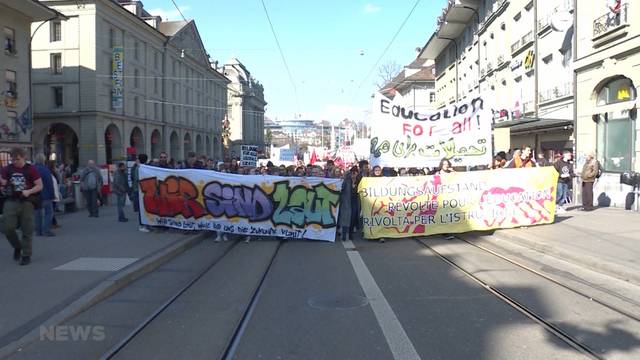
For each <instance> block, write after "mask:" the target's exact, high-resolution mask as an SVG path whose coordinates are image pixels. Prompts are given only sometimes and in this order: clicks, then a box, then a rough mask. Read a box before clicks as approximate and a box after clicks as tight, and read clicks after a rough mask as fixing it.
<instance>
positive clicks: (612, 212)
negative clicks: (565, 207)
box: [493, 208, 640, 285]
mask: <svg viewBox="0 0 640 360" xmlns="http://www.w3.org/2000/svg"><path fill="white" fill-rule="evenodd" d="M493 236H495V237H498V238H500V239H505V240H510V241H513V242H514V243H517V244H519V245H522V246H526V247H528V248H531V249H533V250H537V251H539V252H542V253H545V254H548V255H551V256H554V257H557V258H560V259H563V260H566V261H569V262H572V263H575V264H578V265H581V266H585V267H589V268H591V269H592V270H594V271H598V272H600V273H603V274H606V275H609V276H613V277H616V278H619V279H622V280H626V281H629V282H631V283H634V284H636V285H640V213H637V212H634V211H629V210H622V209H616V208H599V209H596V210H594V211H591V212H585V211H580V210H571V211H567V212H566V213H563V214H558V215H556V221H555V223H554V224H551V225H540V226H532V227H529V228H517V229H506V230H498V231H496V232H495V233H494V234H493Z"/></svg>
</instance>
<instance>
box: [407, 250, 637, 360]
mask: <svg viewBox="0 0 640 360" xmlns="http://www.w3.org/2000/svg"><path fill="white" fill-rule="evenodd" d="M456 239H458V240H460V241H462V242H464V243H466V244H467V245H471V246H474V247H475V248H477V249H479V250H481V251H482V252H484V253H487V254H490V255H491V256H494V257H497V258H500V259H502V260H504V261H506V262H508V263H509V264H512V265H514V266H516V267H517V268H519V269H522V270H525V271H527V272H529V273H532V274H534V275H536V276H539V277H542V278H543V279H545V280H547V281H551V282H552V283H553V284H555V285H558V286H561V287H562V288H563V289H565V290H568V291H571V292H573V293H574V294H576V295H578V296H581V297H584V298H586V299H588V300H590V301H593V302H595V303H597V304H598V305H599V306H603V307H605V308H607V309H609V310H611V311H613V312H615V313H617V314H619V315H622V316H625V317H628V318H629V319H631V320H633V321H636V322H639V321H640V320H639V319H638V318H637V317H636V316H634V315H632V314H629V313H627V312H625V311H623V310H620V309H617V308H615V307H612V306H610V305H608V304H606V302H603V301H600V300H597V299H593V298H592V297H591V296H589V295H587V294H584V293H582V292H581V291H579V290H576V289H573V288H571V287H570V286H568V285H566V284H562V283H560V282H559V281H557V280H555V279H552V278H551V277H549V276H547V275H545V274H542V273H540V272H539V271H537V270H535V269H531V268H529V267H527V266H526V265H523V264H520V263H519V262H517V261H515V260H512V259H509V258H507V257H506V256H504V255H500V254H497V253H496V252H494V251H491V250H489V249H485V248H483V247H480V246H476V245H475V244H472V243H470V242H468V241H466V240H463V239H459V238H457V237H456ZM414 240H415V241H416V242H417V243H418V244H419V245H420V246H422V247H424V248H426V249H428V250H429V251H430V252H431V253H432V254H433V255H434V256H436V257H437V258H439V259H440V260H442V261H443V262H445V263H446V264H448V265H450V266H451V267H453V268H454V269H456V270H458V271H460V272H462V273H463V274H464V275H465V276H467V277H468V278H469V279H471V280H472V281H473V282H475V283H476V284H478V285H479V286H481V287H482V288H484V289H485V290H487V291H488V292H489V293H491V294H492V295H494V296H495V297H496V298H497V299H499V300H500V301H502V302H504V303H505V304H507V305H508V306H510V307H511V308H513V309H514V310H516V311H518V312H519V313H521V314H523V315H524V316H526V317H527V318H529V319H531V320H532V321H534V322H535V323H537V324H539V325H540V326H542V327H543V328H544V329H545V330H547V331H548V332H549V333H551V334H552V335H554V336H555V337H557V338H558V339H560V340H561V341H562V342H564V343H566V344H567V345H568V346H570V347H572V348H573V349H575V350H576V351H578V352H580V353H582V354H583V355H585V356H587V357H588V358H591V359H604V357H603V356H602V354H600V353H599V352H598V351H596V350H595V349H593V348H592V347H590V346H589V345H587V344H585V343H584V342H583V341H581V340H580V339H578V338H577V337H575V336H572V335H571V334H569V333H568V332H566V331H564V330H563V329H562V327H561V326H557V325H555V324H553V323H552V322H551V321H550V320H548V319H545V317H544V316H543V315H540V314H539V313H538V312H536V310H534V309H533V308H532V307H530V306H527V305H526V304H525V303H523V302H522V301H518V300H517V299H516V298H514V297H513V296H510V295H509V294H507V293H506V292H505V291H502V290H501V289H500V287H499V286H495V285H493V284H491V283H489V282H488V281H486V280H483V279H482V278H481V277H480V276H478V275H475V274H474V273H473V272H471V271H469V270H468V269H467V268H465V266H464V265H461V264H460V263H458V262H457V261H456V260H455V259H452V258H451V257H450V256H448V255H445V254H442V253H441V252H439V251H438V250H436V249H435V248H434V247H433V246H431V245H430V244H428V243H427V242H426V241H424V240H422V239H414Z"/></svg>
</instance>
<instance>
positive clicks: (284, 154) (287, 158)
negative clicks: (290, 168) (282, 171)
mask: <svg viewBox="0 0 640 360" xmlns="http://www.w3.org/2000/svg"><path fill="white" fill-rule="evenodd" d="M295 155H296V150H295V149H280V157H279V158H278V160H279V161H284V162H293V158H294V156H295Z"/></svg>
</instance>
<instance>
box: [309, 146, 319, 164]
mask: <svg viewBox="0 0 640 360" xmlns="http://www.w3.org/2000/svg"><path fill="white" fill-rule="evenodd" d="M316 161H318V155H316V149H313V152H312V153H311V159H310V160H309V164H311V165H313V164H315V162H316Z"/></svg>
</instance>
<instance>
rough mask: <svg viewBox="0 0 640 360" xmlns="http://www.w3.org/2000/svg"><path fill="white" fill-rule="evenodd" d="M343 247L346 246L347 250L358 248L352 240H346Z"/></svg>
mask: <svg viewBox="0 0 640 360" xmlns="http://www.w3.org/2000/svg"><path fill="white" fill-rule="evenodd" d="M342 246H344V248H345V249H347V250H355V249H356V246H355V245H353V242H352V241H351V240H345V241H343V242H342Z"/></svg>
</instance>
